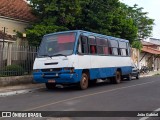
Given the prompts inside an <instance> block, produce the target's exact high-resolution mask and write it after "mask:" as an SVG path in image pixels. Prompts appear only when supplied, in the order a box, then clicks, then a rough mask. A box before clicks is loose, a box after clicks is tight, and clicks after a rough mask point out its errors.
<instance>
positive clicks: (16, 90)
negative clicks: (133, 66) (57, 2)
mask: <svg viewBox="0 0 160 120" xmlns="http://www.w3.org/2000/svg"><path fill="white" fill-rule="evenodd" d="M155 74H160V70H159V71H151V72H149V73H148V74H143V75H140V77H149V76H153V75H155ZM41 88H45V85H44V84H21V85H16V86H7V87H0V97H5V96H10V95H16V94H22V93H28V92H33V91H36V90H38V89H41Z"/></svg>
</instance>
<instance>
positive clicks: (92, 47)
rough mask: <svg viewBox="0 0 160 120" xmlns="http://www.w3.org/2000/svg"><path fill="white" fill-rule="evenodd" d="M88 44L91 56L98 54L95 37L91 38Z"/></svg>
mask: <svg viewBox="0 0 160 120" xmlns="http://www.w3.org/2000/svg"><path fill="white" fill-rule="evenodd" d="M88 43H89V48H90V54H97V45H96V39H95V37H94V36H90V37H89V40H88Z"/></svg>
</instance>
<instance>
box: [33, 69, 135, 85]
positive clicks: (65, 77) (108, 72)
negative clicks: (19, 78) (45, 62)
mask: <svg viewBox="0 0 160 120" xmlns="http://www.w3.org/2000/svg"><path fill="white" fill-rule="evenodd" d="M118 68H120V69H121V73H122V75H127V74H130V73H131V71H132V68H131V66H128V67H118ZM88 70H89V73H90V79H91V80H93V79H101V78H106V77H113V76H115V72H116V70H117V67H111V68H92V69H88ZM55 74H56V73H53V74H51V73H49V72H48V73H47V72H46V75H45V77H43V73H42V72H34V73H33V77H34V81H35V82H38V83H47V82H48V80H52V79H54V80H55V81H56V83H77V82H79V81H80V80H81V75H82V69H75V73H74V74H70V73H61V74H59V75H58V77H57V76H56V75H55Z"/></svg>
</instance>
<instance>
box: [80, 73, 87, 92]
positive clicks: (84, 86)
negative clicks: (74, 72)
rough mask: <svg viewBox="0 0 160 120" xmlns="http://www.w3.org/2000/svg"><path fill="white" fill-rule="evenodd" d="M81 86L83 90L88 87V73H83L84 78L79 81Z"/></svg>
mask: <svg viewBox="0 0 160 120" xmlns="http://www.w3.org/2000/svg"><path fill="white" fill-rule="evenodd" d="M79 87H80V89H81V90H85V89H87V88H88V75H87V74H86V73H83V74H82V79H81V81H80V83H79Z"/></svg>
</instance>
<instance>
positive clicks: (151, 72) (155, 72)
mask: <svg viewBox="0 0 160 120" xmlns="http://www.w3.org/2000/svg"><path fill="white" fill-rule="evenodd" d="M156 74H159V75H160V70H159V71H150V72H149V73H148V74H142V75H140V77H149V76H153V75H156Z"/></svg>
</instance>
